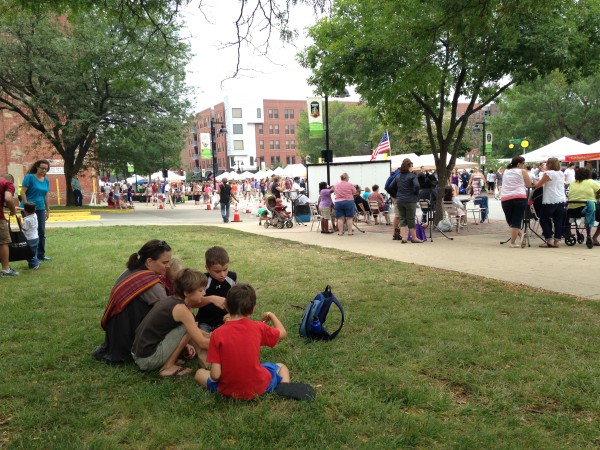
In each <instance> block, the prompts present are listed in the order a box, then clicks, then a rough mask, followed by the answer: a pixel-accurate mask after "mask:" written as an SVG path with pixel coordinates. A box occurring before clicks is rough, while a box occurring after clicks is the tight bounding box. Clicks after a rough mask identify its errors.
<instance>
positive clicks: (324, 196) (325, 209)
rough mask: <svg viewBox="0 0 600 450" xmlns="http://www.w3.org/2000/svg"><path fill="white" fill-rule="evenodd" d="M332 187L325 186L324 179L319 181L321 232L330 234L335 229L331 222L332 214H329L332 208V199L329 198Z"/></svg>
mask: <svg viewBox="0 0 600 450" xmlns="http://www.w3.org/2000/svg"><path fill="white" fill-rule="evenodd" d="M332 192H333V188H332V187H331V186H327V183H326V182H325V181H321V182H320V183H319V212H320V213H321V233H323V234H330V233H333V231H334V229H335V224H334V223H333V216H332V214H331V212H332V210H333V200H332V199H331V193H332ZM330 220H331V230H330V229H329V221H330Z"/></svg>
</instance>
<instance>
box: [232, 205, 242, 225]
mask: <svg viewBox="0 0 600 450" xmlns="http://www.w3.org/2000/svg"><path fill="white" fill-rule="evenodd" d="M241 221H242V219H240V212H239V211H238V204H237V203H236V204H235V209H234V210H233V222H241Z"/></svg>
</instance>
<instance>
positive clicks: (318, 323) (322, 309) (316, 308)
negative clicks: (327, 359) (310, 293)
mask: <svg viewBox="0 0 600 450" xmlns="http://www.w3.org/2000/svg"><path fill="white" fill-rule="evenodd" d="M332 303H333V304H335V305H336V306H337V307H338V308H339V310H340V313H341V314H342V319H341V323H340V326H339V327H338V329H337V330H336V331H334V332H333V333H331V334H329V333H328V332H327V330H326V329H325V327H324V326H323V325H324V323H325V320H326V319H327V314H328V313H329V308H330V307H331V304H332ZM343 326H344V308H343V307H342V304H341V303H340V301H339V300H338V299H337V298H335V295H333V293H332V292H331V287H330V286H329V285H328V286H327V287H326V288H325V290H324V291H323V292H321V293H320V294H317V295H316V297H315V298H314V300H312V301H311V302H310V303H309V304H308V306H307V307H306V309H305V310H304V315H303V316H302V322H301V323H300V336H302V337H306V338H309V339H314V340H322V341H331V340H332V339H334V338H335V337H336V336H337V335H338V334H339V332H340V330H341V329H342V327H343Z"/></svg>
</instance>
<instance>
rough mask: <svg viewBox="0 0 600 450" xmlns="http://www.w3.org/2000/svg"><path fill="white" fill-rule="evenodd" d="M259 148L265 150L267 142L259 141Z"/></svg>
mask: <svg viewBox="0 0 600 450" xmlns="http://www.w3.org/2000/svg"><path fill="white" fill-rule="evenodd" d="M258 148H260V149H261V150H264V149H265V141H258Z"/></svg>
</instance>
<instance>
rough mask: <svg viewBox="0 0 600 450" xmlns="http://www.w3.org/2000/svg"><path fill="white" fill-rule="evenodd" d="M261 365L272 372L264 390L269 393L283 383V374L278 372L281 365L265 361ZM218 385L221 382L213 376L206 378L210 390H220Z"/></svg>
mask: <svg viewBox="0 0 600 450" xmlns="http://www.w3.org/2000/svg"><path fill="white" fill-rule="evenodd" d="M261 366H263V367H264V368H265V369H267V370H268V371H269V373H270V374H271V382H270V383H269V385H268V386H267V389H266V390H265V392H263V394H268V393H269V392H272V391H273V389H275V388H276V387H277V385H278V384H279V383H281V379H282V378H281V375H279V374H278V373H277V372H278V371H279V366H278V365H277V364H275V363H272V362H265V363H262V364H261ZM218 387H219V382H218V381H214V380H213V379H212V378H211V377H208V380H206V388H207V389H208V390H209V392H218V390H217V388H218Z"/></svg>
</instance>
